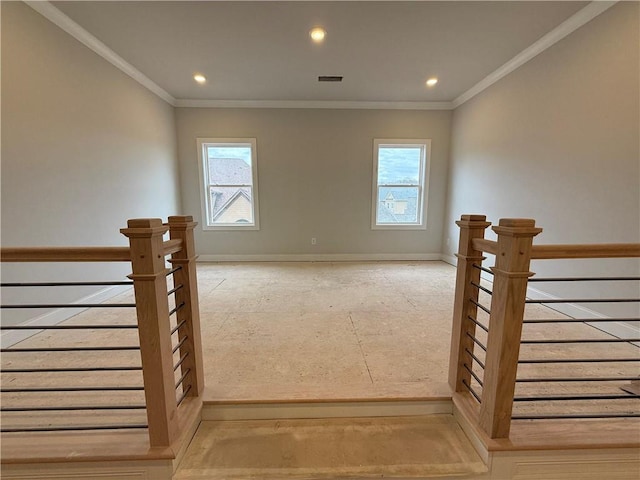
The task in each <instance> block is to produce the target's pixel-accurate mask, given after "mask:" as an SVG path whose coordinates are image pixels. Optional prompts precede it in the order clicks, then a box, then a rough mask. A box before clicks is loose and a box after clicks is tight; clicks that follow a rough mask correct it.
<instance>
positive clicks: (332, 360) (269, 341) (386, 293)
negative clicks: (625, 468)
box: [2, 262, 640, 425]
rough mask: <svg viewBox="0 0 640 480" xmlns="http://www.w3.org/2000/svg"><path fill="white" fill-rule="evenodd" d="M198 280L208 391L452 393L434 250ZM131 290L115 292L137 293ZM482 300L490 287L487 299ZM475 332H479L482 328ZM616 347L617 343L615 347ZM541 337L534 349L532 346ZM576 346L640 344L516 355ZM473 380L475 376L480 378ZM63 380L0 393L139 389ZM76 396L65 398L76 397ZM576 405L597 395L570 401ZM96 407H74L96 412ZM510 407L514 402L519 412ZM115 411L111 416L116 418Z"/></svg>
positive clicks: (226, 272) (220, 397) (129, 338)
mask: <svg viewBox="0 0 640 480" xmlns="http://www.w3.org/2000/svg"><path fill="white" fill-rule="evenodd" d="M198 281H199V295H200V311H201V321H202V338H203V350H204V363H205V379H206V385H207V390H206V394H205V400H211V401H270V400H273V401H278V400H292V399H313V400H322V399H361V398H369V399H370V398H387V399H388V398H415V397H421V398H425V397H427V398H429V397H431V398H438V397H448V396H449V395H450V392H449V387H448V386H447V383H446V380H447V368H448V355H449V343H450V329H451V317H452V309H453V293H454V282H455V269H454V268H453V267H451V266H450V265H448V264H445V263H442V262H371V263H253V264H251V263H242V264H199V265H198ZM131 301H132V295H131V293H125V294H123V295H121V296H120V297H119V298H116V299H113V300H111V302H122V303H126V302H131ZM484 301H485V302H487V301H488V300H487V299H484ZM530 307H531V308H529V307H528V308H527V317H528V318H534V317H537V318H540V317H545V318H551V317H554V316H555V317H561V315H560V314H558V313H556V312H554V311H553V310H550V309H547V308H545V307H541V306H533V305H532V306H530ZM67 323H68V324H73V323H76V324H91V323H93V324H105V323H112V324H130V323H135V313H134V311H133V310H125V309H94V310H90V311H87V312H84V313H82V314H80V315H77V316H75V317H73V318H71V319H69V320H68V321H67ZM136 335H137V333H136V332H135V331H132V330H119V331H111V330H92V331H65V332H64V334H62V335H61V334H60V333H59V332H51V331H49V332H43V333H39V334H37V335H35V336H33V337H31V338H30V339H28V340H25V341H23V342H21V343H20V344H18V345H16V347H23V348H26V347H44V346H67V345H76V346H78V345H79V346H82V345H96V344H109V345H135V344H136V343H137V338H136ZM525 335H526V336H528V337H529V338H549V337H552V338H554V337H555V338H603V337H606V334H604V333H602V332H600V331H599V330H596V329H595V328H592V327H590V326H587V325H585V324H578V325H575V324H574V325H571V324H557V325H552V326H548V325H547V326H527V327H525ZM479 336H480V338H481V335H479ZM612 348H615V351H613V350H612ZM534 350H535V351H534ZM525 354H526V355H527V356H528V355H534V354H535V355H537V356H555V357H557V356H560V357H562V356H564V357H565V358H567V357H571V356H573V357H577V356H581V355H591V356H598V355H603V356H606V357H611V356H612V355H614V354H615V355H619V356H620V357H625V356H626V357H628V356H638V348H637V347H635V346H633V345H628V344H622V345H620V344H618V345H615V346H614V347H612V345H611V344H590V345H587V346H582V347H577V346H575V345H560V346H548V345H541V346H529V347H526V348H524V347H523V355H525ZM87 362H91V363H93V364H96V365H103V366H113V365H118V366H120V365H136V364H137V365H139V364H140V360H139V355H138V353H137V352H135V351H133V352H118V353H116V352H110V353H108V354H105V353H104V352H100V353H96V352H86V353H81V354H75V355H73V356H72V355H70V354H67V353H51V354H46V355H38V356H36V355H31V354H18V353H8V354H4V355H3V356H2V365H3V368H6V367H16V366H20V367H24V366H27V367H29V366H30V367H52V366H74V365H76V366H77V365H83V364H85V363H87ZM554 369H555V370H553V371H552V370H551V367H548V366H539V367H536V366H523V368H522V371H521V372H519V374H520V373H521V374H522V376H527V377H529V376H530V377H535V376H542V375H549V376H560V375H565V376H571V375H578V374H588V375H593V376H604V375H638V374H639V373H640V372H638V368H637V366H636V364H628V363H627V364H624V363H612V364H606V365H598V364H587V365H579V366H575V365H565V366H560V367H558V366H555V367H554ZM63 383H67V384H72V385H74V384H76V385H85V386H87V385H88V386H91V385H105V384H106V385H112V386H122V385H126V386H136V385H141V384H142V381H141V374H140V372H136V371H131V372H119V373H117V374H113V373H92V374H87V373H82V372H80V373H69V374H53V375H46V376H43V375H42V374H33V373H31V374H8V373H5V374H3V375H2V385H3V387H20V386H36V385H37V386H43V385H44V386H55V385H60V384H63ZM623 383H624V382H618V383H611V382H607V383H603V384H601V385H598V386H596V387H594V386H593V384H588V385H584V384H579V383H575V382H574V383H567V382H564V383H558V382H556V383H546V384H519V385H518V389H517V391H516V394H532V393H558V394H567V393H572V392H577V391H585V389H587V390H586V391H589V390H593V389H594V388H596V392H618V391H619V386H620V385H622V384H623ZM476 388H478V389H479V386H477V385H476ZM70 395H71V394H66V393H65V394H54V393H38V394H18V393H16V394H3V406H12V405H34V406H38V405H56V404H61V403H65V402H66V403H72V404H76V405H78V404H80V405H100V404H104V403H105V402H107V403H108V402H112V403H114V402H115V403H118V404H123V405H134V404H140V403H142V402H143V395H142V393H141V392H136V391H126V392H117V393H116V392H108V393H105V392H82V393H74V394H73V397H70ZM70 398H71V400H70ZM637 402H638V401H637V400H632V401H627V400H624V401H614V402H608V403H607V404H606V405H605V408H606V409H607V411H612V409H613V411H618V410H621V411H630V410H634V409H635V410H636V411H638V404H637ZM570 408H571V409H573V410H572V411H577V412H579V411H588V410H592V409H593V406H592V405H591V404H589V403H588V402H586V403H582V404H580V403H578V404H575V403H574V404H572V406H571V407H570ZM517 409H520V411H521V412H524V413H528V412H535V411H554V410H557V403H553V402H547V403H540V402H534V403H532V402H529V403H526V402H521V403H519V404H518V406H517ZM94 413H95V412H91V411H87V412H85V413H83V414H81V415H77V416H76V417H74V422H78V423H81V424H82V423H86V424H93V423H95V415H94ZM516 413H517V412H516ZM111 417H113V418H111ZM101 418H102V419H105V423H108V422H109V420H112V421H124V420H126V421H128V422H131V423H133V424H135V423H140V422H144V420H145V414H144V410H131V411H116V412H112V413H108V412H104V413H102V412H101ZM43 420H44V421H45V422H46V423H56V422H58V423H62V424H65V423H68V421H69V418H68V415H67V414H65V413H61V412H56V413H54V414H52V413H48V412H47V413H44V414H35V413H15V412H14V413H11V412H6V413H5V414H3V418H2V421H3V423H4V425H11V424H16V425H35V424H38V423H42V421H43Z"/></svg>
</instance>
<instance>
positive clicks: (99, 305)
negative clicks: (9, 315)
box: [0, 303, 136, 309]
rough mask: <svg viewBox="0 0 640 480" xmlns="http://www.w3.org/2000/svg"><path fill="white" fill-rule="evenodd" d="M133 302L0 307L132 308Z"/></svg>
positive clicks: (3, 306) (6, 306)
mask: <svg viewBox="0 0 640 480" xmlns="http://www.w3.org/2000/svg"><path fill="white" fill-rule="evenodd" d="M135 306H136V304H135V303H48V304H39V305H33V304H24V305H0V308H24V309H28V308H133V307H135Z"/></svg>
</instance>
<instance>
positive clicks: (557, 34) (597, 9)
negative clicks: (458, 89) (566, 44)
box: [451, 0, 618, 108]
mask: <svg viewBox="0 0 640 480" xmlns="http://www.w3.org/2000/svg"><path fill="white" fill-rule="evenodd" d="M616 3H618V1H617V0H616V1H594V2H591V3H590V4H589V5H587V6H586V7H584V8H583V9H581V10H579V11H578V12H576V13H575V14H573V15H572V16H571V17H569V18H568V19H567V20H565V21H564V22H562V23H561V24H560V25H558V26H557V27H556V28H554V29H553V30H551V31H550V32H549V33H547V34H546V35H545V36H543V37H542V38H540V39H539V40H538V41H536V42H535V43H533V44H532V45H531V46H529V47H528V48H525V49H524V50H523V51H522V52H520V53H519V54H518V55H516V56H515V57H513V58H512V59H511V60H509V61H508V62H507V63H505V64H504V65H502V66H501V67H499V68H498V69H497V70H496V71H494V72H493V73H490V74H489V75H487V76H486V77H485V78H484V79H482V80H480V81H479V82H478V83H476V84H475V85H474V86H473V87H471V88H470V89H469V90H467V91H466V92H464V93H463V94H462V95H460V96H459V97H457V98H456V99H454V100H453V102H451V104H452V106H453V108H458V107H459V106H460V105H462V104H463V103H465V102H466V101H467V100H470V99H472V98H473V97H475V96H476V95H478V94H479V93H480V92H482V91H484V90H486V89H487V88H489V87H490V86H491V85H493V84H494V83H496V82H497V81H498V80H500V79H501V78H503V77H505V76H507V75H508V74H510V73H511V72H513V71H514V70H515V69H517V68H519V67H521V66H522V65H524V64H525V63H527V62H528V61H529V60H531V59H532V58H533V57H535V56H536V55H538V54H540V53H542V52H544V51H545V50H546V49H547V48H549V47H551V46H552V45H555V44H556V43H557V42H559V41H560V40H562V39H563V38H564V37H566V36H567V35H569V34H571V33H573V32H574V31H576V30H577V29H578V28H580V27H581V26H583V25H584V24H585V23H587V22H589V21H590V20H592V19H594V18H595V17H597V16H598V15H600V14H601V13H602V12H604V11H606V10H608V9H609V8H611V7H612V6H613V5H615V4H616Z"/></svg>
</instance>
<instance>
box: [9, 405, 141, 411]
mask: <svg viewBox="0 0 640 480" xmlns="http://www.w3.org/2000/svg"><path fill="white" fill-rule="evenodd" d="M145 408H147V406H146V405H84V406H60V407H2V408H0V411H2V412H40V411H42V412H57V411H76V410H77V411H81V410H82V411H84V410H143V409H145Z"/></svg>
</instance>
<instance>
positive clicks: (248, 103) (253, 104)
mask: <svg viewBox="0 0 640 480" xmlns="http://www.w3.org/2000/svg"><path fill="white" fill-rule="evenodd" d="M175 106H176V107H192V108H328V109H357V110H451V109H452V108H453V105H452V103H451V102H363V101H349V100H198V99H192V100H191V99H178V100H176V103H175Z"/></svg>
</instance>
